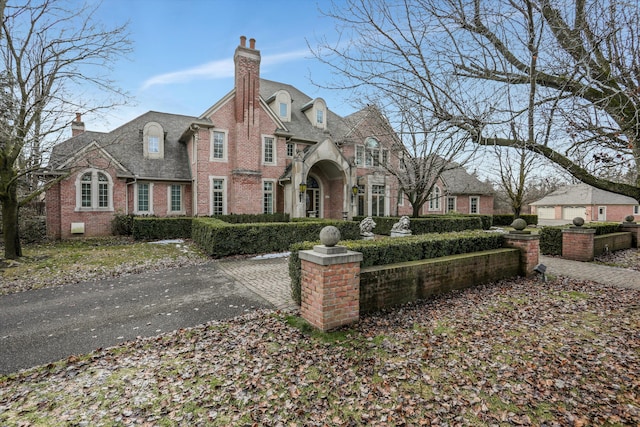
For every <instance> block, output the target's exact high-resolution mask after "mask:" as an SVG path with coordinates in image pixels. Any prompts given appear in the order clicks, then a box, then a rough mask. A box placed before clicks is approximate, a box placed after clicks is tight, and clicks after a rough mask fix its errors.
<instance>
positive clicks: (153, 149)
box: [148, 136, 160, 154]
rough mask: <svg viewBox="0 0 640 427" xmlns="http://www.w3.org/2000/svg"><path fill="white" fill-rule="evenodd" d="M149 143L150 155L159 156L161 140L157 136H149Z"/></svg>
mask: <svg viewBox="0 0 640 427" xmlns="http://www.w3.org/2000/svg"><path fill="white" fill-rule="evenodd" d="M148 138H149V139H148V143H149V153H151V154H157V153H159V152H160V138H158V137H157V136H149V137H148Z"/></svg>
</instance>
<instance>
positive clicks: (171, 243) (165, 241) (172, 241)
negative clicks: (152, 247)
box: [149, 239, 184, 245]
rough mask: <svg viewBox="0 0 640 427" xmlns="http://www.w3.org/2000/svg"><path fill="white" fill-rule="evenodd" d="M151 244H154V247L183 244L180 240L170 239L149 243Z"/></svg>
mask: <svg viewBox="0 0 640 427" xmlns="http://www.w3.org/2000/svg"><path fill="white" fill-rule="evenodd" d="M149 243H152V244H156V245H174V244H176V245H177V244H180V243H184V240H182V239H171V240H158V241H155V242H149Z"/></svg>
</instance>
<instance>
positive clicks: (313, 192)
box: [307, 176, 321, 218]
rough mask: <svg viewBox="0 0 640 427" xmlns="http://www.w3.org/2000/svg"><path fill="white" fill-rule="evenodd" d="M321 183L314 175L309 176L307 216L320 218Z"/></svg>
mask: <svg viewBox="0 0 640 427" xmlns="http://www.w3.org/2000/svg"><path fill="white" fill-rule="evenodd" d="M320 200H321V199H320V185H318V181H316V179H315V178H314V177H312V176H310V177H308V178H307V216H309V217H313V218H320V217H321V213H320V209H321V206H320Z"/></svg>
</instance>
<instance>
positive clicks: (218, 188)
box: [211, 179, 224, 215]
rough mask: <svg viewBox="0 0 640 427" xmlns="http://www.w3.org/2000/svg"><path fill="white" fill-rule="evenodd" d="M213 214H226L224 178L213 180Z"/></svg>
mask: <svg viewBox="0 0 640 427" xmlns="http://www.w3.org/2000/svg"><path fill="white" fill-rule="evenodd" d="M211 215H224V180H223V179H213V180H212V181H211Z"/></svg>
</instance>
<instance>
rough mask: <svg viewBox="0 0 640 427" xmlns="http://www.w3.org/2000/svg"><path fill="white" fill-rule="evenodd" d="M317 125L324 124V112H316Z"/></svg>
mask: <svg viewBox="0 0 640 427" xmlns="http://www.w3.org/2000/svg"><path fill="white" fill-rule="evenodd" d="M316 123H318V124H319V125H321V124H323V123H324V110H317V111H316Z"/></svg>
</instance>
